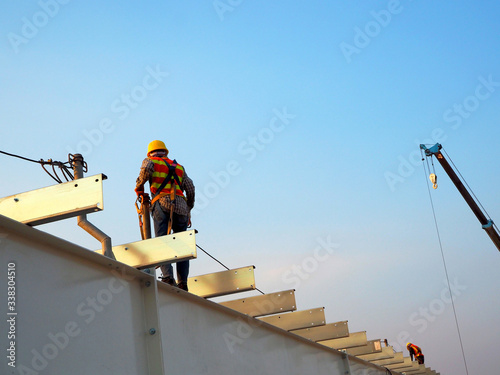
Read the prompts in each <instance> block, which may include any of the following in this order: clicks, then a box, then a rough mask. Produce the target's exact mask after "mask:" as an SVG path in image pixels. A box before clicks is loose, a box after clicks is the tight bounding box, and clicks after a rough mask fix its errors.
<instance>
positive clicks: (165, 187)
mask: <svg viewBox="0 0 500 375" xmlns="http://www.w3.org/2000/svg"><path fill="white" fill-rule="evenodd" d="M167 155H168V149H167V147H165V143H163V142H162V141H158V140H155V141H152V142H151V143H149V145H148V153H147V158H146V159H144V160H143V162H142V165H141V171H140V174H139V177H138V178H137V181H136V187H135V192H136V193H137V195H138V196H141V195H144V184H145V183H146V181H148V182H149V187H150V190H151V215H152V217H153V222H154V227H155V236H156V237H159V236H164V235H166V234H170V231H171V230H173V232H174V233H176V232H183V231H185V230H187V228H188V225H189V224H190V212H191V209H192V208H193V207H194V195H195V189H194V184H193V180H191V179H190V178H189V177H188V175H187V174H186V171H185V170H184V167H183V166H182V165H180V164H178V163H177V161H176V160H171V159H169V158H168V157H167ZM184 192H185V193H186V195H184ZM160 268H161V272H162V277H161V280H162V281H163V282H165V283H167V284H170V285H174V286H177V287H179V288H181V289H183V290H186V291H187V290H188V285H187V280H188V275H189V260H185V261H181V262H178V263H177V266H176V268H177V283H176V282H175V279H174V274H173V267H172V264H170V263H166V264H163V265H161V267H160Z"/></svg>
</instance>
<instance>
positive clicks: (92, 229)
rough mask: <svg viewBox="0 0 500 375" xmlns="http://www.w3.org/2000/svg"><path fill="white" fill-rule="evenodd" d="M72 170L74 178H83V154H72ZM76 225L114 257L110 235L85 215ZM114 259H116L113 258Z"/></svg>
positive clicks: (80, 217) (108, 255) (81, 216)
mask: <svg viewBox="0 0 500 375" xmlns="http://www.w3.org/2000/svg"><path fill="white" fill-rule="evenodd" d="M72 164H73V170H74V174H75V180H77V179H79V178H83V156H82V155H81V154H75V155H73V161H72ZM77 221H78V226H79V227H81V228H83V229H84V230H85V231H86V232H87V233H89V234H90V235H92V236H93V237H94V238H95V239H96V240H98V241H100V242H101V244H102V254H103V255H104V256H107V257H108V258H111V259H115V256H114V254H113V250H112V246H111V237H109V236H108V235H107V234H105V233H104V232H103V231H101V230H100V229H99V228H97V227H96V226H95V225H94V224H92V223H91V222H90V221H88V220H87V215H86V214H84V215H79V216H78V220H77ZM115 260H116V259H115Z"/></svg>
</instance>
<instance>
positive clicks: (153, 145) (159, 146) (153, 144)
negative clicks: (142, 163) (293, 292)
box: [148, 140, 168, 155]
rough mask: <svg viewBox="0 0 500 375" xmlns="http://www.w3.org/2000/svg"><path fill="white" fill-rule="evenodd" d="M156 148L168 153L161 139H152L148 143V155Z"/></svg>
mask: <svg viewBox="0 0 500 375" xmlns="http://www.w3.org/2000/svg"><path fill="white" fill-rule="evenodd" d="M156 150H165V151H166V152H167V155H168V148H167V147H166V146H165V143H163V142H162V141H158V140H154V141H153V142H150V143H149V145H148V155H149V153H150V152H152V151H156Z"/></svg>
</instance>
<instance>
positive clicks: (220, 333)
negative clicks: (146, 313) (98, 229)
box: [159, 285, 344, 375]
mask: <svg viewBox="0 0 500 375" xmlns="http://www.w3.org/2000/svg"><path fill="white" fill-rule="evenodd" d="M162 289H163V290H165V291H169V290H171V289H169V288H168V286H163V285H160V293H159V301H160V317H161V327H162V335H164V340H163V343H164V346H163V347H164V355H165V373H166V374H190V375H191V374H193V375H194V374H223V375H225V374H227V375H233V374H239V375H246V374H248V375H250V374H251V375H254V374H273V375H274V374H276V375H288V374H297V375H298V374H315V375H322V374H325V375H326V374H329V375H332V374H333V375H340V374H344V366H343V362H342V360H341V356H340V354H341V353H339V352H336V351H333V350H329V349H328V348H324V350H322V348H321V346H319V345H317V344H314V343H312V342H310V341H307V340H305V339H302V338H300V337H298V336H296V335H292V334H290V333H288V332H286V331H283V330H281V329H279V328H276V327H273V326H270V325H269V324H265V323H263V322H261V321H260V320H257V319H255V318H252V317H249V316H246V315H243V314H241V313H238V312H236V311H234V310H230V309H228V308H225V307H224V306H220V305H219V304H216V303H213V302H211V301H206V300H204V299H200V298H198V297H196V296H193V295H191V294H188V293H184V292H182V291H179V292H178V293H162ZM200 300H201V301H200Z"/></svg>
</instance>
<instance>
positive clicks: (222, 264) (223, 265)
mask: <svg viewBox="0 0 500 375" xmlns="http://www.w3.org/2000/svg"><path fill="white" fill-rule="evenodd" d="M196 247H197V248H198V249H200V250H201V251H203V252H204V253H205V254H207V255H208V256H209V257H210V258H212V259H213V260H215V261H216V262H217V263H219V264H220V265H221V266H222V267H224V268H225V269H226V270H228V271H229V270H230V269H229V267H227V266H226V265H225V264H224V263H222V262H221V261H220V260H218V259H217V258H215V257H214V256H212V255H210V254H209V253H208V252H207V251H206V250H204V249H203V248H202V247H201V246H200V245H198V244H196ZM255 290H258V291H259V292H260V293H261V294H265V293H264V292H263V291H262V290H260V289H259V288H255Z"/></svg>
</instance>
